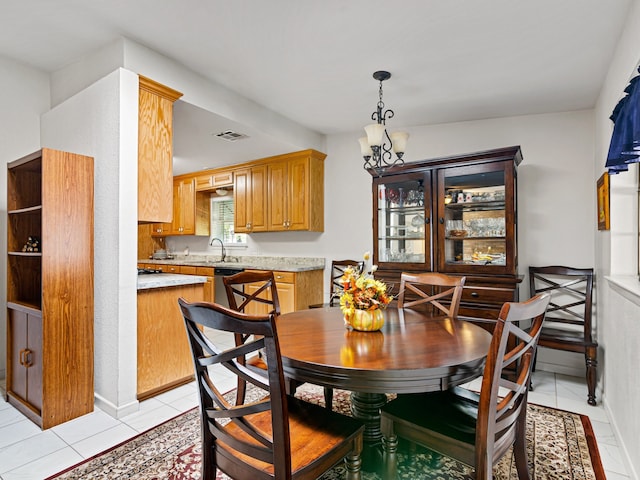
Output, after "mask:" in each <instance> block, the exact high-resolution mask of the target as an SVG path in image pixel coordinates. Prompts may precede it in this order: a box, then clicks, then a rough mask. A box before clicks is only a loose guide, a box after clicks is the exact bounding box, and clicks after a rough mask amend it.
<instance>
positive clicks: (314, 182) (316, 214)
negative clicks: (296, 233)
mask: <svg viewBox="0 0 640 480" xmlns="http://www.w3.org/2000/svg"><path fill="white" fill-rule="evenodd" d="M325 157H326V155H324V154H322V153H320V152H317V151H315V150H305V151H302V152H296V153H291V154H288V155H281V156H280V157H275V158H273V159H271V161H269V162H268V163H267V165H268V181H269V203H268V206H269V213H268V230H269V231H272V232H277V231H287V230H305V231H312V232H322V231H324V159H325Z"/></svg>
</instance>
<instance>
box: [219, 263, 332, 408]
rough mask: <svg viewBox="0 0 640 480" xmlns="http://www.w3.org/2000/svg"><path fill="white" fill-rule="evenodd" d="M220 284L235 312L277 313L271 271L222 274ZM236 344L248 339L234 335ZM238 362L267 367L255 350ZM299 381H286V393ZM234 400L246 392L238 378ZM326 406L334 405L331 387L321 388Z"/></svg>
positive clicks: (292, 390)
mask: <svg viewBox="0 0 640 480" xmlns="http://www.w3.org/2000/svg"><path fill="white" fill-rule="evenodd" d="M222 283H223V284H224V288H225V290H226V293H227V301H228V302H229V308H230V309H232V310H235V311H236V312H241V313H249V314H253V315H256V314H258V315H268V314H274V315H280V302H279V300H278V290H277V288H276V281H275V278H274V276H273V272H271V271H244V272H239V273H236V274H234V275H228V276H225V277H222ZM234 339H235V342H236V345H242V344H243V343H245V342H246V341H247V339H246V338H244V337H243V336H242V334H239V333H236V334H234ZM240 362H245V364H246V365H247V366H249V368H255V369H258V370H262V371H263V372H264V371H265V370H267V364H266V362H265V360H264V358H263V356H262V354H261V352H258V354H257V355H254V356H252V357H249V358H246V359H245V358H241V359H240ZM301 384H302V383H301V382H297V381H295V380H292V379H288V380H287V387H288V389H289V393H291V394H292V395H293V394H294V393H295V391H296V388H298V387H299V386H300V385H301ZM237 389H238V394H237V401H238V402H243V401H244V397H245V391H246V382H244V381H243V380H242V378H238V386H237ZM324 399H325V405H326V406H327V408H328V409H329V410H331V408H332V407H333V389H332V388H329V387H325V389H324Z"/></svg>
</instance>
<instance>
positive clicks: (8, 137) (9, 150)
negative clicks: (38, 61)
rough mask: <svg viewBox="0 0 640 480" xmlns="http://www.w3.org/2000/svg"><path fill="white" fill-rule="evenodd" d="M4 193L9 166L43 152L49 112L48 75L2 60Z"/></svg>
mask: <svg viewBox="0 0 640 480" xmlns="http://www.w3.org/2000/svg"><path fill="white" fill-rule="evenodd" d="M0 105H2V114H0V145H1V146H2V147H1V148H0V165H2V168H0V192H6V191H7V169H6V167H5V166H4V165H5V164H6V163H8V162H11V161H13V160H17V159H18V158H21V157H23V156H25V155H28V154H30V153H33V152H35V151H37V150H39V149H40V146H41V145H40V115H41V114H42V113H43V112H45V111H47V110H48V109H49V77H48V75H46V74H44V73H42V72H40V71H38V70H34V69H32V68H29V67H27V66H25V65H22V64H20V63H17V62H15V61H13V60H9V59H7V58H4V57H0ZM6 225H7V196H6V194H5V193H2V194H0V251H1V252H6V251H7V227H6ZM6 271H7V259H6V255H0V305H5V304H6V298H7V286H6V278H7V275H6ZM0 312H1V313H0V378H4V377H5V367H6V363H5V362H6V358H7V354H6V353H7V352H6V345H7V342H6V332H7V328H6V309H5V308H2V309H0Z"/></svg>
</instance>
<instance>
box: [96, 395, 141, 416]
mask: <svg viewBox="0 0 640 480" xmlns="http://www.w3.org/2000/svg"><path fill="white" fill-rule="evenodd" d="M94 399H95V406H96V407H98V408H100V410H102V411H103V412H105V413H106V414H107V415H109V416H111V417H113V418H122V417H126V416H127V415H129V414H131V413H136V412H137V411H138V410H140V402H138V400H134V401H133V402H130V403H127V404H125V405H120V406H117V405H114V404H113V403H112V402H110V401H108V400H106V399H105V398H104V397H102V396H100V395H98V394H97V393H96V394H95V395H94Z"/></svg>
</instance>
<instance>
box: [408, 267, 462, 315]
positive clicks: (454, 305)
mask: <svg viewBox="0 0 640 480" xmlns="http://www.w3.org/2000/svg"><path fill="white" fill-rule="evenodd" d="M464 282H465V277H452V276H449V275H445V274H443V273H432V272H427V273H407V272H402V274H401V275H400V293H399V294H398V307H399V308H414V307H417V306H420V305H426V306H428V307H429V308H430V309H431V310H432V311H434V312H436V313H440V314H441V313H444V314H445V315H448V316H450V317H452V318H456V317H457V316H458V309H459V307H460V300H461V298H462V287H464ZM407 294H408V295H407ZM407 297H408V298H407Z"/></svg>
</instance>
